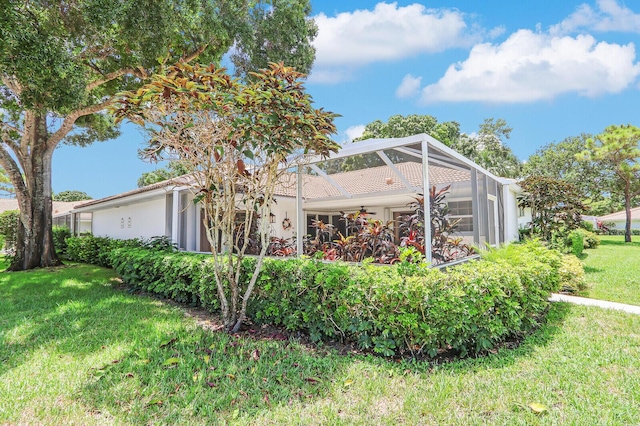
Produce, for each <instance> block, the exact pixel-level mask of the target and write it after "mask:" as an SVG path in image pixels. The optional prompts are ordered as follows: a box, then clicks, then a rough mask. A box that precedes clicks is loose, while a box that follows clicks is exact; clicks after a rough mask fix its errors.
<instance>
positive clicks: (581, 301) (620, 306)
mask: <svg viewBox="0 0 640 426" xmlns="http://www.w3.org/2000/svg"><path fill="white" fill-rule="evenodd" d="M549 301H551V302H568V303H575V304H576V305H585V306H598V307H600V308H605V309H616V310H618V311H624V312H629V313H630V314H636V315H640V306H634V305H625V304H624V303H616V302H607V301H605V300H597V299H587V298H586V297H577V296H567V295H566V294H556V293H553V294H552V295H551V297H550V298H549Z"/></svg>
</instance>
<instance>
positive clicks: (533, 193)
mask: <svg viewBox="0 0 640 426" xmlns="http://www.w3.org/2000/svg"><path fill="white" fill-rule="evenodd" d="M519 184H520V186H521V187H522V189H523V190H524V194H523V195H522V196H521V197H520V199H519V200H518V204H519V206H521V207H530V208H531V223H530V224H529V229H530V236H540V237H541V238H542V239H543V240H545V241H551V239H552V236H553V235H554V234H556V233H562V234H566V233H568V232H571V231H572V230H574V229H577V228H579V227H580V225H581V223H582V214H583V213H584V212H585V211H586V209H587V208H586V206H585V205H584V204H583V203H582V194H581V193H580V191H578V189H577V188H576V187H575V186H574V185H572V184H570V183H567V182H564V181H561V180H557V179H553V178H550V177H546V176H529V177H527V178H526V179H525V180H523V181H521V182H519Z"/></svg>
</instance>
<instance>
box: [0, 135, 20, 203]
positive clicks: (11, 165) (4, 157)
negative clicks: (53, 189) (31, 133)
mask: <svg viewBox="0 0 640 426" xmlns="http://www.w3.org/2000/svg"><path fill="white" fill-rule="evenodd" d="M2 141H3V142H4V143H5V144H6V140H5V138H4V135H3V138H2ZM0 165H2V168H3V169H4V170H5V171H6V172H7V174H8V175H9V179H11V183H12V184H13V187H14V188H15V190H16V195H20V196H21V195H22V194H26V193H27V187H26V185H25V183H24V180H23V179H22V172H21V171H20V168H19V167H18V165H17V164H16V161H15V160H14V159H13V158H12V157H11V154H9V152H8V151H7V149H6V148H5V147H4V146H2V147H0Z"/></svg>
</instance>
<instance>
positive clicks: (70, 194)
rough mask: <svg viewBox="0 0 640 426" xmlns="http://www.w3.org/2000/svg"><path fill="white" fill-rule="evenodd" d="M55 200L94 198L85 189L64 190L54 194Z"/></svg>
mask: <svg viewBox="0 0 640 426" xmlns="http://www.w3.org/2000/svg"><path fill="white" fill-rule="evenodd" d="M52 198H53V201H67V202H68V201H83V200H92V199H93V198H92V197H91V196H90V195H89V194H87V193H86V192H83V191H62V192H58V193H57V194H53V197H52Z"/></svg>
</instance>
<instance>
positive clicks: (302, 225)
mask: <svg viewBox="0 0 640 426" xmlns="http://www.w3.org/2000/svg"><path fill="white" fill-rule="evenodd" d="M302 194H303V192H302V166H298V169H297V170H296V227H295V229H296V250H297V252H298V256H301V255H302V254H303V249H304V245H303V241H302V239H303V238H304V234H305V232H306V223H307V221H306V218H305V217H304V210H303V208H302Z"/></svg>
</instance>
